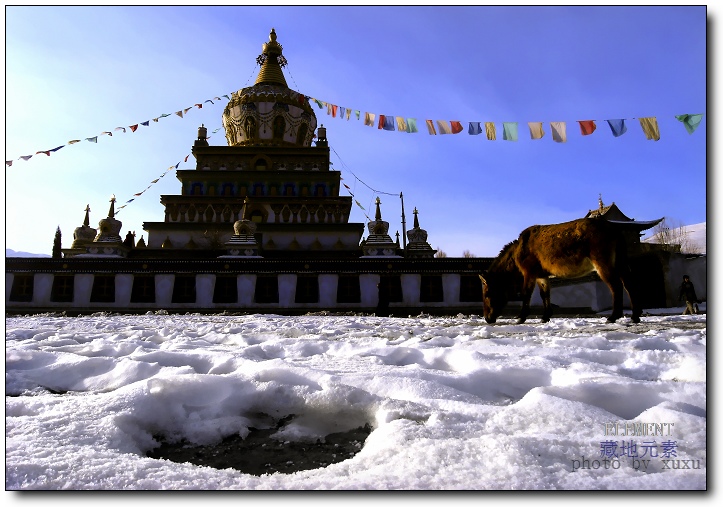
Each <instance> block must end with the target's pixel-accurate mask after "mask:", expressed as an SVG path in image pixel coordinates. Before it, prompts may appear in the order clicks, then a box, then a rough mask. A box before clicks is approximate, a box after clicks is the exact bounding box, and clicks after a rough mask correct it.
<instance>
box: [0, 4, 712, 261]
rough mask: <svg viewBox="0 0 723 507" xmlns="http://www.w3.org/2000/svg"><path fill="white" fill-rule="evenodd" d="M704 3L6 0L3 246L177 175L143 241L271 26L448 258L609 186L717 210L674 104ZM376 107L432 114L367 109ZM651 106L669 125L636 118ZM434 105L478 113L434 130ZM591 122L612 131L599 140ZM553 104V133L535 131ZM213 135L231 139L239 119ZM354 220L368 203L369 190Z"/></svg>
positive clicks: (344, 160) (702, 74) (346, 161)
mask: <svg viewBox="0 0 723 507" xmlns="http://www.w3.org/2000/svg"><path fill="white" fill-rule="evenodd" d="M706 20H707V19H706V7H705V6H697V7H680V6H679V7H674V6H639V7H627V6H619V7H607V6H598V7H580V6H559V7H542V6H539V7H538V6H499V7H483V6H478V7H474V6H470V7H464V6H461V7H359V6H357V7H319V6H316V7H314V6H307V7H288V6H287V7H270V6H258V7H231V6H229V7H224V6H219V7H182V6H176V7H129V6H118V7H84V6H75V7H73V6H71V7H23V6H19V7H6V9H5V26H6V35H5V36H6V39H5V42H6V51H5V56H6V82H5V84H6V104H5V107H6V110H5V118H6V135H5V139H6V149H5V159H6V160H13V165H12V166H11V167H7V166H6V170H5V185H6V188H5V197H6V206H5V213H6V216H5V226H6V238H5V239H6V247H7V248H11V249H14V250H19V251H26V252H34V253H47V254H49V253H50V251H51V249H52V243H53V237H54V234H55V229H56V227H57V226H60V228H61V231H62V233H63V247H70V244H71V243H72V234H73V229H75V228H76V227H78V226H80V225H81V224H82V221H83V217H84V209H85V206H86V204H90V207H91V210H92V211H91V216H90V219H91V225H92V226H93V227H97V223H98V221H99V220H100V219H102V218H103V217H105V216H106V215H107V212H108V207H109V202H108V201H109V198H110V195H111V194H115V195H116V197H117V199H118V202H117V204H116V207H119V206H121V205H123V204H124V203H125V202H126V201H127V200H129V199H131V198H132V197H133V194H135V193H138V192H141V191H143V190H145V189H146V188H147V187H149V185H150V183H151V181H153V180H154V179H156V178H158V177H159V176H160V175H161V174H165V175H164V177H163V178H161V179H160V180H159V182H158V183H156V184H153V185H150V188H148V189H147V190H146V191H145V192H144V193H143V194H142V195H141V196H140V197H138V198H136V199H135V200H134V201H133V202H132V203H130V204H128V205H127V206H126V208H124V209H122V210H121V211H120V213H119V214H118V216H117V218H118V219H119V220H121V221H122V222H123V230H122V235H123V236H125V233H126V232H127V231H128V230H134V231H136V234H137V239H138V238H140V236H141V234H143V235H144V237H145V238H146V240H147V239H148V236H147V233H145V232H144V231H143V230H142V223H143V222H144V221H148V222H153V221H162V220H163V216H164V214H163V206H161V204H160V202H159V196H160V195H162V194H180V191H181V189H180V182H179V181H178V180H177V179H176V178H175V175H174V173H173V171H171V172H168V173H166V169H167V168H168V167H170V166H175V165H176V164H177V163H178V162H181V164H180V165H179V169H192V168H194V167H195V166H194V164H193V161H194V159H193V156H191V157H189V159H188V162H185V163H184V162H183V159H184V158H185V157H186V155H188V154H190V152H191V146H192V144H193V141H194V139H195V138H196V135H197V129H198V127H199V126H200V125H201V124H202V123H203V124H205V125H206V127H208V129H209V132H212V131H213V130H215V129H217V128H219V127H221V114H222V112H223V108H224V106H225V102H226V101H225V99H224V100H222V101H217V100H214V102H215V104H213V105H212V104H210V103H204V101H206V100H209V99H213V98H214V97H219V96H221V95H223V94H229V95H230V93H231V92H232V91H236V90H239V89H241V88H243V87H245V86H250V85H252V84H253V82H254V80H255V77H256V74H257V72H258V67H257V66H256V62H255V60H256V57H257V56H258V55H259V54H260V53H261V45H262V44H263V43H264V42H266V41H267V40H268V34H269V31H270V29H271V27H274V28H275V29H276V33H277V35H278V41H279V42H280V43H281V44H282V45H283V47H284V56H285V57H286V59H287V60H288V62H289V65H288V67H286V68H285V75H286V80H287V82H288V84H289V87H290V88H292V89H294V90H297V91H299V92H301V93H304V94H306V95H308V96H311V97H314V98H317V99H319V100H322V101H325V102H329V103H332V104H336V105H338V106H342V107H349V108H352V109H357V110H360V111H361V116H362V120H360V121H358V120H356V119H355V117H354V116H352V119H351V120H349V121H347V120H342V119H339V118H332V117H331V116H327V114H326V109H323V110H322V109H318V108H316V107H315V112H316V115H317V118H318V122H319V123H320V124H321V123H323V124H324V126H326V127H327V136H328V139H329V143H330V146H331V147H332V157H331V160H332V162H333V166H334V168H335V169H337V170H341V171H342V177H343V178H344V181H345V182H346V183H347V185H349V186H350V187H351V188H352V191H353V193H354V195H355V197H356V198H357V200H359V202H360V203H361V204H362V205H363V206H364V207H365V208H366V209H367V212H368V213H369V214H370V215H372V216H373V201H374V198H375V197H376V195H377V194H375V192H374V191H373V190H372V189H374V190H377V191H381V192H386V193H390V194H395V195H394V196H391V195H386V194H381V195H380V198H381V200H382V214H383V218H384V219H385V220H387V221H388V222H390V233H391V234H392V236H393V235H394V233H395V232H396V231H397V230H398V231H399V232H400V233H401V223H400V215H401V211H400V202H399V198H398V194H399V192H400V191H401V192H403V193H404V204H405V210H406V217H407V224H408V228H411V223H412V220H413V215H412V210H413V209H414V207H416V208H417V209H418V210H419V220H420V225H421V226H422V228H424V229H426V230H427V232H428V234H429V238H428V239H429V242H430V243H431V244H432V246H433V247H435V248H441V249H442V250H444V251H445V252H447V253H448V254H449V255H451V256H459V255H461V254H462V252H463V251H464V250H469V251H471V252H472V253H474V254H475V255H477V256H495V255H496V254H497V253H498V252H499V250H500V249H501V248H502V246H504V244H505V243H507V242H508V241H511V240H512V239H514V238H516V237H517V235H518V234H519V232H520V231H521V230H522V229H524V228H525V227H527V226H530V225H534V224H543V223H554V222H562V221H567V220H573V219H575V218H579V217H582V216H584V215H585V214H586V213H587V212H588V210H590V209H593V208H595V207H597V203H598V195H599V194H602V198H603V201H604V202H605V204H610V203H611V202H615V203H616V204H617V205H618V206H619V207H620V208H621V209H622V211H623V212H624V213H626V214H627V215H628V216H630V217H632V218H635V219H637V220H651V219H656V218H660V217H663V216H665V217H667V218H668V219H670V220H672V221H673V222H676V223H679V224H694V223H699V222H704V221H706V210H707V203H706V183H707V177H706V174H707V173H706V170H707V167H706V157H707V150H706V137H707V134H708V119H709V116H708V115H707V114H706V116H704V118H703V121H702V122H701V124H700V127H699V128H698V129H697V130H696V131H695V132H694V133H693V134H692V135H691V134H688V133H687V132H686V130H685V128H684V127H683V125H682V124H681V123H680V122H679V121H677V120H676V119H675V115H679V114H695V113H708V111H707V101H706V91H707V72H708V69H707V60H706V51H707V46H706V33H707V26H706ZM197 103H204V106H203V108H202V109H198V108H197V107H193V109H191V110H189V111H188V113H187V114H186V115H184V117H183V118H179V117H178V116H176V115H175V114H173V113H175V112H176V111H178V110H182V109H186V108H187V107H192V106H194V104H197ZM365 112H371V113H375V114H376V115H379V114H385V115H395V116H404V117H411V118H416V119H417V123H418V126H419V130H420V131H419V133H416V134H407V133H400V132H396V131H395V132H389V131H384V130H379V129H377V128H376V126H375V127H374V128H370V127H368V126H364V124H363V116H364V113H365ZM163 113H170V114H171V116H169V117H166V118H161V119H160V120H159V121H158V122H153V121H151V123H150V125H149V126H148V127H144V126H140V127H139V128H138V130H137V131H136V132H131V130H130V129H129V128H128V127H129V126H131V125H135V124H139V123H140V122H144V121H148V120H152V119H153V118H156V117H159V116H160V115H161V114H163ZM648 116H655V117H657V121H658V124H659V127H660V135H661V138H660V140H659V141H657V142H656V141H649V140H646V138H645V135H644V133H643V131H642V129H641V127H640V124H639V122H638V120H637V119H636V118H639V117H648ZM618 118H624V119H626V120H627V125H628V132H627V133H626V134H624V135H623V136H621V137H618V138H615V137H613V135H612V134H611V132H610V129H609V127H608V125H607V124H606V123H605V121H604V120H607V119H618ZM426 119H431V120H435V122H436V120H446V121H450V120H456V121H460V122H461V123H462V125H463V126H464V127H465V131H464V132H463V133H460V134H457V135H437V136H430V135H429V134H428V133H427V131H426V128H425V126H424V122H425V120H426ZM578 120H596V123H597V130H596V131H595V133H594V134H592V135H590V136H585V137H583V136H582V135H581V134H580V130H579V127H578V125H577V123H576V122H577V121H578ZM470 121H475V122H476V121H480V122H486V121H490V122H495V124H496V127H497V129H498V140H497V141H488V140H487V139H486V138H485V136H484V135H479V136H471V135H468V134H467V130H466V129H467V125H468V123H469V122H470ZM538 121H539V122H544V123H543V125H544V130H545V136H544V137H543V138H542V139H538V140H532V139H531V138H530V133H529V129H528V126H527V122H538ZM554 121H564V122H566V123H567V137H568V140H567V142H566V143H556V142H554V141H553V140H552V136H551V133H550V127H549V122H554ZM502 122H518V125H519V140H518V141H517V142H510V141H503V140H501V128H502ZM116 127H126V133H122V132H121V131H114V129H115V128H116ZM103 131H113V136H112V137H110V136H107V135H101V132H103ZM94 136H98V142H97V144H94V143H91V142H89V141H86V140H85V139H86V138H89V137H94ZM74 139H80V140H81V142H80V143H76V144H72V145H68V144H67V143H68V141H70V140H74ZM209 142H210V144H212V145H226V140H225V137H224V135H223V130H220V131H219V132H217V133H215V134H212V137H211V139H210V140H209ZM61 145H65V146H64V147H63V148H62V149H60V150H58V151H57V152H54V153H52V154H51V155H50V156H46V155H43V154H38V155H36V154H35V153H36V152H37V151H40V150H50V149H53V148H55V147H58V146H61ZM25 155H33V157H32V158H31V159H29V160H28V161H24V160H18V159H19V157H20V156H25ZM369 187H371V188H372V189H370V188H369ZM345 194H346V192H345V191H342V195H345ZM351 221H354V222H366V217H365V216H364V213H363V212H362V210H361V209H359V208H358V207H357V206H354V207H353V210H352V216H351Z"/></svg>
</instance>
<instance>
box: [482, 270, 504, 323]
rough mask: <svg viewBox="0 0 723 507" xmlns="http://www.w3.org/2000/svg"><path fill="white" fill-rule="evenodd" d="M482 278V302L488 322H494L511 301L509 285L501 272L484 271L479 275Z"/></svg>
mask: <svg viewBox="0 0 723 507" xmlns="http://www.w3.org/2000/svg"><path fill="white" fill-rule="evenodd" d="M479 277H480V280H482V302H483V305H484V306H483V310H484V317H485V320H486V321H487V323H488V324H494V323H495V321H496V320H497V317H499V316H500V314H501V313H502V310H503V309H504V308H505V306H506V305H507V301H509V299H510V298H509V285H508V283H507V280H505V278H506V277H504V276H500V274H499V273H487V272H485V273H483V274H481V275H479Z"/></svg>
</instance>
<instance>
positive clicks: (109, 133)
mask: <svg viewBox="0 0 723 507" xmlns="http://www.w3.org/2000/svg"><path fill="white" fill-rule="evenodd" d="M103 134H108V135H109V136H113V132H101V133H100V135H103Z"/></svg>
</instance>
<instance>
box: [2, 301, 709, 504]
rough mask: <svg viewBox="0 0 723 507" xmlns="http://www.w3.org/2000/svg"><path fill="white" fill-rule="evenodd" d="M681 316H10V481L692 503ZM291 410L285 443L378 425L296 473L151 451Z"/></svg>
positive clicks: (696, 346) (689, 355)
mask: <svg viewBox="0 0 723 507" xmlns="http://www.w3.org/2000/svg"><path fill="white" fill-rule="evenodd" d="M679 310H680V311H682V308H681V309H675V310H672V311H674V312H675V314H673V313H670V314H667V315H657V316H648V317H644V318H643V322H642V323H641V324H631V322H630V319H629V318H627V317H625V318H623V319H621V320H620V321H619V322H618V323H616V324H607V323H606V322H605V319H604V318H602V317H586V318H557V319H556V318H553V319H552V321H551V322H549V323H546V324H541V323H540V322H539V321H538V320H531V321H529V322H527V323H525V324H523V325H517V324H515V323H514V321H513V320H505V319H502V320H501V321H500V323H498V324H497V325H488V324H486V323H485V322H484V320H483V319H481V318H479V317H477V316H461V315H460V316H457V317H446V318H442V317H435V318H432V317H427V316H418V317H412V318H398V317H390V318H377V317H374V316H325V315H307V316H299V317H284V316H278V315H236V316H231V315H227V316H224V315H214V316H202V315H162V314H154V315H141V316H129V315H124V316H121V315H113V316H109V315H92V316H84V317H75V318H69V317H59V316H34V317H8V318H6V321H5V322H6V356H5V368H6V372H5V391H6V407H5V408H6V418H5V423H6V439H5V444H6V451H5V452H6V456H5V457H6V463H5V473H6V478H5V487H6V489H7V490H31V489H53V490H54V489H72V490H80V489H93V490H120V489H124V490H128V489H140V490H155V489H202V490H219V489H243V490H250V489H274V490H287V489H288V490H310V489H314V490H332V489H337V490H349V489H385V490H398V489H414V490H420V489H439V490H456V489H465V490H469V489H472V490H478V489H493V490H511V489H515V490H547V489H565V490H567V489H609V490H632V489H657V490H660V489H672V490H684V489H685V490H688V489H705V488H706V487H707V480H706V477H707V471H706V470H707V467H706V462H707V453H706V434H707V432H706V418H707V406H706V315H694V316H681V315H679V314H678V311H679ZM669 311H670V310H669ZM290 414H294V415H295V417H294V418H293V419H292V420H291V422H290V423H288V424H287V425H286V426H284V427H283V428H282V429H281V430H280V431H279V433H278V434H277V435H276V436H275V438H277V439H278V440H279V442H282V443H283V442H288V441H315V440H316V439H317V438H321V439H323V437H324V436H325V435H328V434H330V433H332V432H338V431H344V430H348V429H352V428H355V427H358V426H360V425H363V424H365V423H369V424H370V425H371V427H372V429H373V431H372V432H371V434H370V435H369V437H368V438H367V440H366V442H365V443H364V445H363V447H362V449H361V451H360V452H359V453H358V454H356V455H354V456H353V457H351V458H350V459H347V460H345V461H341V462H339V463H336V464H333V465H329V466H327V467H325V468H317V469H312V470H306V471H300V472H296V473H292V474H282V473H275V474H268V475H261V476H256V475H248V474H243V473H241V472H238V471H236V470H233V469H225V470H217V469H215V468H209V467H203V466H196V465H193V464H190V463H175V462H172V461H168V460H159V459H151V458H148V457H146V453H147V452H148V451H149V450H150V449H153V448H155V447H157V446H158V445H159V444H158V441H157V440H156V439H155V438H154V436H158V435H162V436H163V437H164V438H165V439H166V440H168V441H174V440H175V441H183V440H186V441H188V442H190V443H191V444H198V445H209V444H213V443H217V442H219V441H220V440H221V439H222V438H223V437H226V436H229V435H233V434H238V435H241V436H245V435H247V434H248V433H249V428H254V427H259V426H260V425H263V424H264V420H267V419H268V418H269V417H271V418H274V419H280V418H282V417H284V416H287V415H290ZM626 423H645V424H644V425H643V424H637V425H631V424H627V425H626Z"/></svg>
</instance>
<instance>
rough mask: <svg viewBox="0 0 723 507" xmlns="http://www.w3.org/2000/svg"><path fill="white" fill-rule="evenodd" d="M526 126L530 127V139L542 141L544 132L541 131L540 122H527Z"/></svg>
mask: <svg viewBox="0 0 723 507" xmlns="http://www.w3.org/2000/svg"><path fill="white" fill-rule="evenodd" d="M527 126H528V127H530V137H532V139H542V137H543V136H544V135H545V131H544V130H542V122H541V121H529V122H527Z"/></svg>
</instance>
